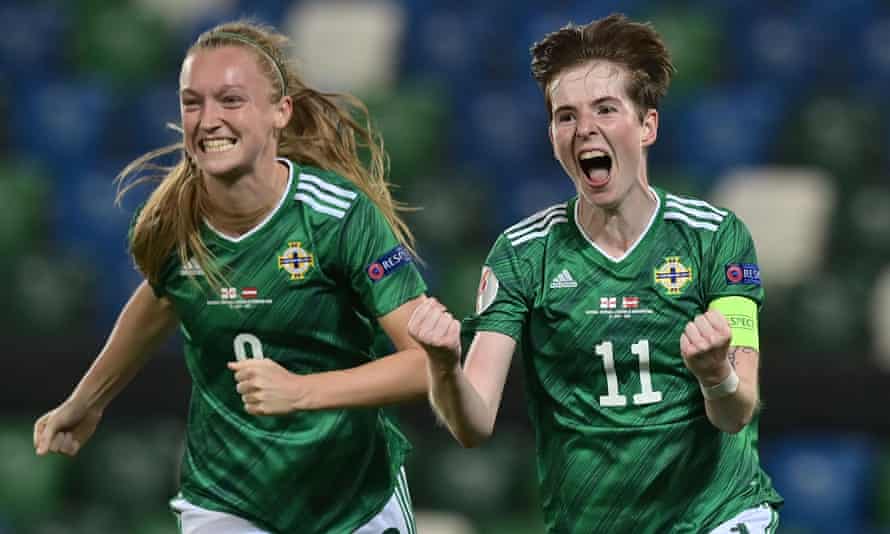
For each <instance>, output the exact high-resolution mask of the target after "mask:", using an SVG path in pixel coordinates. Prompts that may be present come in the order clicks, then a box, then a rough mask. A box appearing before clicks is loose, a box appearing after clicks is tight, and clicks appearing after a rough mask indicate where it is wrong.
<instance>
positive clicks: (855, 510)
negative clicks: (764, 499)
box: [761, 434, 878, 534]
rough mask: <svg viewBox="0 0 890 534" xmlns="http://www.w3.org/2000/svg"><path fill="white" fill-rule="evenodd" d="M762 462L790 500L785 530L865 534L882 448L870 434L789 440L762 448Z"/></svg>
mask: <svg viewBox="0 0 890 534" xmlns="http://www.w3.org/2000/svg"><path fill="white" fill-rule="evenodd" d="M761 451H762V452H761V458H762V459H763V463H764V466H765V469H766V471H767V472H768V473H769V474H770V476H771V478H772V480H773V483H774V484H775V486H776V488H777V489H778V491H779V492H780V493H781V494H782V495H783V496H784V497H785V505H784V506H783V507H782V509H781V510H780V523H779V526H780V531H781V532H795V533H801V534H863V533H865V532H867V531H868V528H869V527H868V525H869V522H868V521H869V519H870V516H871V513H872V512H871V509H872V508H871V507H872V505H873V502H874V499H875V482H876V481H875V477H874V474H875V470H876V467H877V463H876V462H877V458H878V448H877V444H876V443H874V441H873V440H872V439H871V438H869V437H868V436H864V435H833V434H812V435H799V436H785V437H782V438H780V439H777V440H775V441H772V442H766V443H762V444H761Z"/></svg>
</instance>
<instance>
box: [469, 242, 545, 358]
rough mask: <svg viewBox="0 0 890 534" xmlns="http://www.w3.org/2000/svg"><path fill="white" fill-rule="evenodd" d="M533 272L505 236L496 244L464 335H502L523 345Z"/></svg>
mask: <svg viewBox="0 0 890 534" xmlns="http://www.w3.org/2000/svg"><path fill="white" fill-rule="evenodd" d="M528 274H529V269H528V268H527V266H526V265H525V262H523V261H522V260H521V258H520V257H519V256H518V255H517V254H516V250H515V248H514V247H513V245H512V244H511V243H510V241H509V240H508V239H507V238H506V237H505V236H503V235H501V237H500V238H498V240H497V241H496V242H495V244H494V246H493V247H492V249H491V252H489V254H488V258H487V259H486V260H485V265H483V267H482V275H481V278H480V280H479V289H478V291H477V295H476V311H475V313H474V314H473V315H471V316H469V317H467V318H466V319H464V321H463V325H462V327H463V328H462V331H464V332H465V333H466V334H467V335H474V334H475V332H479V331H489V332H499V333H501V334H504V335H507V336H510V337H511V338H513V339H514V340H516V341H517V343H519V342H521V337H522V329H523V327H524V326H525V321H526V318H527V317H528V313H529V310H530V309H531V305H530V301H531V298H530V286H529V284H528V280H527V277H528Z"/></svg>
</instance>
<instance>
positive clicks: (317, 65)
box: [284, 0, 404, 93]
mask: <svg viewBox="0 0 890 534" xmlns="http://www.w3.org/2000/svg"><path fill="white" fill-rule="evenodd" d="M284 28H285V29H286V30H287V32H288V33H289V34H290V38H291V42H292V43H293V45H294V49H295V51H296V55H297V60H298V64H299V66H300V67H301V68H302V72H303V75H304V76H305V77H306V80H307V81H308V83H309V84H310V85H313V86H316V87H319V88H321V89H323V90H326V91H338V92H342V91H348V92H353V93H363V92H367V91H369V90H373V89H376V90H380V89H385V88H390V87H392V86H394V85H395V82H396V77H397V74H398V71H397V68H398V59H399V51H400V45H401V43H402V41H401V39H402V32H403V28H404V14H403V12H402V8H401V6H400V5H399V4H397V3H396V2H393V1H390V0H372V1H362V2H360V1H355V0H326V1H318V0H314V1H305V2H298V3H295V4H294V5H293V7H292V8H291V10H290V12H289V13H288V14H287V20H286V22H285V25H284Z"/></svg>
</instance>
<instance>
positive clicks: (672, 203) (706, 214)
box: [664, 200, 723, 222]
mask: <svg viewBox="0 0 890 534" xmlns="http://www.w3.org/2000/svg"><path fill="white" fill-rule="evenodd" d="M664 205H665V207H667V208H676V209H678V210H680V211H682V212H683V213H685V214H687V215H692V216H694V217H698V218H699V219H709V220H711V221H717V222H722V221H723V215H718V214H716V213H714V212H713V211H702V210H697V209H693V208H690V207H689V206H684V205H683V204H680V203H679V202H677V201H676V200H668V201H667V202H665V204H664Z"/></svg>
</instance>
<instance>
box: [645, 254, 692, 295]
mask: <svg viewBox="0 0 890 534" xmlns="http://www.w3.org/2000/svg"><path fill="white" fill-rule="evenodd" d="M654 275H655V283H656V284H658V285H661V286H662V287H664V288H665V289H667V294H668V295H679V294H680V293H682V292H683V289H684V288H685V287H686V284H688V283H689V282H691V281H692V268H691V267H686V266H685V265H683V264H682V263H681V262H680V257H679V256H668V257H666V258H665V259H664V263H663V264H662V265H661V267H659V268H657V269H655V272H654Z"/></svg>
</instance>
